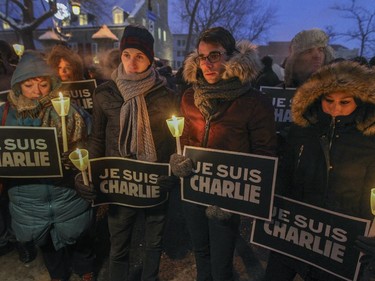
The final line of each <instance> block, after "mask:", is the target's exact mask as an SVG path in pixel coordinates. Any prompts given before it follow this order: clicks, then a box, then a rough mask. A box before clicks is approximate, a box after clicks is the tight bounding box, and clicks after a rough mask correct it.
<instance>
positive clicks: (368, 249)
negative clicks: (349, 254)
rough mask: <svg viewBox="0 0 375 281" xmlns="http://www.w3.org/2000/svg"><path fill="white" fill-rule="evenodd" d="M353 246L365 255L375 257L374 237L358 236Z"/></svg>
mask: <svg viewBox="0 0 375 281" xmlns="http://www.w3.org/2000/svg"><path fill="white" fill-rule="evenodd" d="M354 244H355V246H356V247H357V248H358V249H359V250H360V251H361V252H362V253H364V254H365V255H371V256H375V237H367V236H362V235H358V236H357V240H355V242H354Z"/></svg>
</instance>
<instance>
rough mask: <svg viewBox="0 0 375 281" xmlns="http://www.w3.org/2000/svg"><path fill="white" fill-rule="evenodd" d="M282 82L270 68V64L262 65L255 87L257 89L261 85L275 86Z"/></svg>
mask: <svg viewBox="0 0 375 281" xmlns="http://www.w3.org/2000/svg"><path fill="white" fill-rule="evenodd" d="M280 83H282V82H281V81H280V80H279V77H277V75H276V73H275V72H274V71H273V70H272V66H270V67H264V68H263V70H262V72H261V73H260V74H259V76H258V78H257V79H256V81H255V87H256V88H257V89H259V88H260V87H261V86H268V87H275V86H277V85H279V84H280Z"/></svg>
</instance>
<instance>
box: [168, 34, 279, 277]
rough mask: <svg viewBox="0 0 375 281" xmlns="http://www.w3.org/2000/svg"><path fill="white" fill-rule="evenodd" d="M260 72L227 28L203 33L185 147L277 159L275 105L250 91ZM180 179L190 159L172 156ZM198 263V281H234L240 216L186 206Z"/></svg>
mask: <svg viewBox="0 0 375 281" xmlns="http://www.w3.org/2000/svg"><path fill="white" fill-rule="evenodd" d="M259 70H260V63H259V58H258V56H257V53H256V50H255V48H254V46H253V45H251V44H250V43H249V42H245V41H244V42H240V43H238V44H236V42H235V39H234V38H233V36H232V34H231V33H230V32H228V31H227V30H226V29H224V28H222V27H214V28H210V29H208V30H206V31H204V32H203V33H202V34H201V35H200V38H199V40H198V45H197V50H196V51H195V52H193V53H192V54H191V55H189V57H188V58H187V59H186V61H185V65H184V73H183V75H184V78H185V81H187V82H188V83H190V85H192V88H190V89H188V90H187V91H186V92H185V93H184V94H183V96H182V100H181V113H182V115H183V116H184V117H185V128H184V131H183V135H182V137H181V143H182V144H183V145H190V146H196V147H205V148H213V149H221V150H228V151H236V152H244V153H255V154H262V155H274V154H275V149H276V131H275V123H274V114H273V107H272V105H271V102H270V101H269V100H268V99H267V98H266V97H264V96H263V95H262V94H261V93H260V92H259V91H257V90H255V89H254V88H252V87H251V81H252V80H253V79H254V78H255V77H256V76H257V74H258V71H259ZM170 164H171V169H172V172H173V173H174V174H175V175H176V176H189V175H190V173H191V168H192V162H191V159H189V158H186V157H185V156H182V155H177V154H173V155H172V157H171V161H170ZM183 210H184V213H185V216H186V222H187V227H188V230H189V232H190V235H191V238H192V244H193V248H194V253H195V260H196V264H197V279H196V280H197V281H203V280H226V281H229V280H234V279H233V278H234V277H233V268H232V264H233V262H232V261H233V253H234V248H235V241H236V237H237V233H238V227H239V222H240V216H239V215H235V214H230V213H229V212H227V211H224V210H222V209H220V208H219V207H218V206H211V207H208V208H207V207H205V206H200V205H196V204H192V203H188V202H183Z"/></svg>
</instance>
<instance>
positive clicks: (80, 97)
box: [59, 79, 96, 114]
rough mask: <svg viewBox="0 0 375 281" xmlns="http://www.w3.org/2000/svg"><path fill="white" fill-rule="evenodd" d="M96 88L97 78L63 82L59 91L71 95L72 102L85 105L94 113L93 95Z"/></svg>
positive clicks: (85, 107)
mask: <svg viewBox="0 0 375 281" xmlns="http://www.w3.org/2000/svg"><path fill="white" fill-rule="evenodd" d="M95 89H96V80H95V79H88V80H81V81H70V82H63V83H62V85H61V87H60V88H59V91H61V92H62V93H63V94H64V95H65V96H67V95H69V96H70V98H71V100H72V102H75V103H76V104H77V105H79V106H81V107H83V108H84V109H86V110H87V112H89V113H90V114H92V107H93V105H92V96H93V94H94V91H95Z"/></svg>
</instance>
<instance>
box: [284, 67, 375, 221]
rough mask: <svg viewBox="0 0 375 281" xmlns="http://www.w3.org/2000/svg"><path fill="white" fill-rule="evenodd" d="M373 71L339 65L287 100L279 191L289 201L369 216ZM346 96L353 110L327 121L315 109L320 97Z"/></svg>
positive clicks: (374, 129) (373, 181)
mask: <svg viewBox="0 0 375 281" xmlns="http://www.w3.org/2000/svg"><path fill="white" fill-rule="evenodd" d="M374 78H375V77H374V73H373V72H370V71H369V70H367V69H363V68H362V69H361V67H360V66H359V65H356V64H353V63H350V62H344V63H338V64H333V65H329V66H326V67H324V68H323V69H322V70H321V71H319V73H317V74H314V75H313V76H312V77H311V78H310V79H309V80H308V81H307V82H306V83H305V84H304V85H303V86H301V87H300V88H299V89H298V90H297V92H296V95H295V97H294V99H293V104H292V117H293V121H294V125H293V126H292V128H291V130H290V132H289V136H288V150H287V154H286V157H285V159H284V161H283V165H282V167H283V169H282V171H281V173H280V175H281V176H280V181H278V182H279V187H280V188H281V190H283V191H280V192H282V193H283V194H285V195H287V196H289V197H292V198H294V199H297V200H300V201H303V202H306V203H310V204H313V205H316V206H320V207H323V208H327V209H330V210H333V211H337V212H341V213H344V214H348V215H354V216H358V217H362V218H372V216H371V212H370V190H371V188H373V187H374V186H375V82H374V81H375V79H374ZM333 92H346V93H349V94H352V95H353V96H354V98H355V100H356V102H357V105H358V107H357V108H356V110H355V111H354V112H353V113H352V114H350V115H349V116H339V117H336V118H332V117H331V116H330V115H328V114H326V113H324V112H323V111H322V110H321V97H322V95H324V94H326V93H333Z"/></svg>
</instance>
